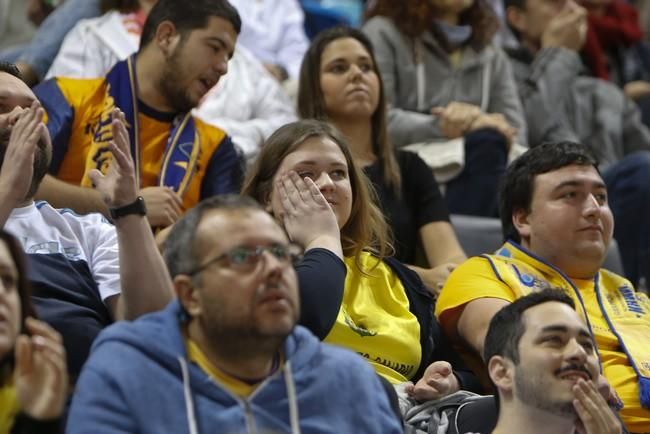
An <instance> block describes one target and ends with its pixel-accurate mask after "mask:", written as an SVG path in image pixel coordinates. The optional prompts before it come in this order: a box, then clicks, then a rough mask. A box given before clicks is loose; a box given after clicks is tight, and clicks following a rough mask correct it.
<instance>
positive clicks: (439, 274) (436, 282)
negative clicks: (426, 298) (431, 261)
mask: <svg viewBox="0 0 650 434" xmlns="http://www.w3.org/2000/svg"><path fill="white" fill-rule="evenodd" d="M457 266H458V264H454V263H451V262H448V263H445V264H440V265H438V266H437V267H434V268H420V269H416V272H418V271H420V270H421V271H420V272H419V273H418V274H419V275H420V278H421V279H422V281H423V282H424V284H425V285H426V286H427V288H428V289H429V291H430V292H431V295H433V296H434V297H437V296H438V295H440V291H441V290H442V287H443V285H444V284H445V282H446V281H447V278H448V277H449V275H450V274H451V272H452V271H454V270H455V269H456V267H457Z"/></svg>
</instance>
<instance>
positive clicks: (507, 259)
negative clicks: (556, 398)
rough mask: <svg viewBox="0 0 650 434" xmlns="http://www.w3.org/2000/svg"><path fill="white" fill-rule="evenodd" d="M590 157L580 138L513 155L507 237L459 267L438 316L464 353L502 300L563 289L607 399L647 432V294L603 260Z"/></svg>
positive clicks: (478, 343) (504, 219)
mask: <svg viewBox="0 0 650 434" xmlns="http://www.w3.org/2000/svg"><path fill="white" fill-rule="evenodd" d="M597 164H598V163H597V161H596V159H595V157H593V155H592V154H591V152H590V150H589V149H588V148H587V147H586V146H584V145H581V144H578V143H573V142H558V143H547V144H543V145H539V146H536V147H533V148H531V149H530V150H529V151H527V152H526V153H525V154H523V155H522V156H521V157H519V158H518V159H517V160H515V161H514V162H513V163H512V164H511V165H510V166H509V167H508V169H507V171H506V175H505V178H504V183H503V187H502V190H501V196H500V197H501V209H500V211H501V212H500V215H501V223H502V227H503V232H504V238H505V239H506V242H505V244H504V245H503V247H502V248H501V249H500V250H498V251H497V252H496V253H495V254H494V255H482V256H478V257H474V258H471V259H469V260H467V261H466V262H465V263H463V264H461V265H460V266H459V267H458V268H456V270H455V271H454V272H453V273H452V274H451V276H449V279H448V280H447V282H446V283H445V286H444V287H443V289H442V292H441V294H440V297H439V298H438V301H437V302H436V316H437V317H438V320H439V321H440V323H441V325H442V327H443V329H444V330H445V332H446V333H447V334H448V335H449V336H450V337H451V338H452V339H454V340H455V341H456V342H457V343H458V344H460V345H465V348H466V349H467V350H469V351H468V354H467V355H468V356H470V357H471V356H472V354H474V355H478V354H482V353H483V350H484V348H483V347H484V340H485V336H486V333H487V329H488V325H489V323H490V320H491V318H492V317H493V316H494V314H495V313H496V312H497V311H498V310H499V309H500V308H501V307H503V306H504V305H506V304H508V303H511V302H513V301H514V300H517V299H519V298H521V297H523V296H525V295H527V294H529V293H531V292H534V291H539V290H542V289H546V288H560V289H562V290H564V292H565V293H566V294H568V295H569V296H570V297H571V298H572V299H573V301H574V302H575V305H576V310H577V312H578V313H579V314H580V315H581V317H582V318H583V320H584V321H585V324H587V326H588V328H589V329H590V333H591V334H592V335H593V336H594V338H595V341H596V345H597V347H598V357H599V360H600V369H601V371H602V373H603V375H604V376H605V378H606V379H607V381H608V382H609V384H610V385H611V386H612V388H613V389H614V391H615V393H614V391H612V392H611V393H610V394H609V396H608V398H609V400H610V401H611V402H613V401H617V400H618V398H616V395H618V397H619V398H620V401H622V404H623V406H622V409H621V417H622V420H623V422H624V423H625V425H626V427H627V429H628V431H629V432H633V433H647V432H650V345H648V343H649V342H650V341H649V338H648V337H649V336H650V299H648V296H647V295H645V294H643V293H640V292H635V291H634V288H633V286H632V284H631V283H630V282H629V281H628V280H626V279H625V278H624V277H622V276H619V275H617V274H615V273H612V272H610V271H607V270H605V269H603V268H601V267H602V264H603V262H604V260H605V256H606V253H607V249H608V248H609V243H610V241H611V239H612V232H613V228H614V219H613V217H612V211H611V210H610V208H609V205H608V196H607V188H606V186H605V183H604V181H603V179H602V177H601V176H600V173H599V172H598V165H597ZM467 345H469V348H468V347H467ZM548 345H549V346H551V345H553V343H552V342H549V343H548Z"/></svg>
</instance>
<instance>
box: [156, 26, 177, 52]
mask: <svg viewBox="0 0 650 434" xmlns="http://www.w3.org/2000/svg"><path fill="white" fill-rule="evenodd" d="M180 38H181V35H180V33H178V31H177V30H176V26H175V25H174V23H172V22H171V21H168V20H166V21H163V22H162V23H160V24H158V27H157V28H156V34H155V36H154V39H155V40H156V43H157V44H158V47H159V48H160V50H161V51H162V52H163V53H164V54H165V57H169V56H170V55H171V53H173V52H174V49H175V48H176V45H177V44H178V41H180Z"/></svg>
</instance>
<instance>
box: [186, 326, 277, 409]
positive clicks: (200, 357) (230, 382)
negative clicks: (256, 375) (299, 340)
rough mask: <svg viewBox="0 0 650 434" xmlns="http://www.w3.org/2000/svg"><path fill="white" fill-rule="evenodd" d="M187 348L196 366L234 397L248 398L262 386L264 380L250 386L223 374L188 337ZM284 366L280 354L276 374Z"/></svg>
mask: <svg viewBox="0 0 650 434" xmlns="http://www.w3.org/2000/svg"><path fill="white" fill-rule="evenodd" d="M185 348H186V349H187V357H188V359H190V361H191V362H194V363H196V365H197V366H198V367H199V368H201V369H202V370H203V372H205V373H206V374H207V375H208V377H210V378H211V379H212V380H213V381H215V382H217V383H219V384H220V385H221V386H223V387H225V388H226V389H227V390H228V391H229V392H230V393H232V394H233V395H237V396H240V397H242V398H247V397H248V396H250V395H251V394H252V393H253V392H254V391H255V389H257V386H259V385H260V384H262V381H263V380H262V381H260V382H259V383H255V384H249V383H246V382H245V381H241V380H240V379H238V378H235V377H233V376H231V375H228V374H227V373H225V372H223V371H222V370H221V369H219V368H217V367H216V366H214V365H213V364H212V363H211V362H210V360H208V358H207V357H206V355H205V354H204V353H203V351H201V348H199V346H198V345H197V344H196V342H194V341H193V340H192V339H190V338H188V337H187V336H185ZM283 365H284V356H283V354H282V352H280V355H279V361H278V367H277V369H276V372H277V371H279V370H281V369H282V366H283Z"/></svg>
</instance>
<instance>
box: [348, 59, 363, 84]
mask: <svg viewBox="0 0 650 434" xmlns="http://www.w3.org/2000/svg"><path fill="white" fill-rule="evenodd" d="M362 72H363V71H361V68H360V67H359V65H357V64H354V63H353V64H352V65H351V66H350V77H351V78H352V80H358V79H360V78H361V76H362V75H363V74H362Z"/></svg>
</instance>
